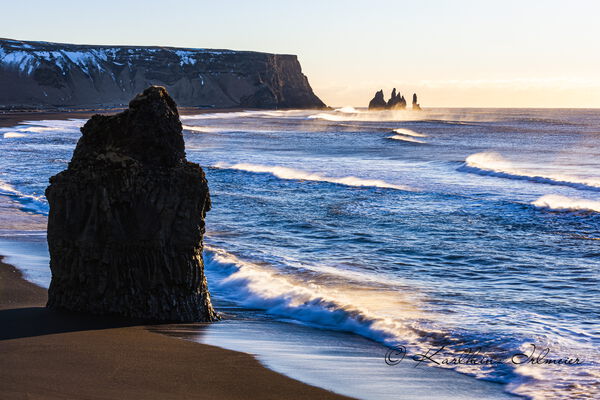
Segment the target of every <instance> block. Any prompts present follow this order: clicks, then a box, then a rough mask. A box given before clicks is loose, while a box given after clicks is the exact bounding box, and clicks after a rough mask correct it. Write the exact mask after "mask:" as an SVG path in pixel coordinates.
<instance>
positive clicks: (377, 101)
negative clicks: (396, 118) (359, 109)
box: [369, 90, 387, 110]
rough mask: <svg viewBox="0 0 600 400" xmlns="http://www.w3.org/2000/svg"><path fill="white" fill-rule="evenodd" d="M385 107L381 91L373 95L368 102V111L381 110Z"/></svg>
mask: <svg viewBox="0 0 600 400" xmlns="http://www.w3.org/2000/svg"><path fill="white" fill-rule="evenodd" d="M386 107H387V103H386V102H385V99H384V98H383V90H380V91H379V92H377V93H375V97H373V99H372V100H371V101H370V102H369V110H383V109H385V108H386Z"/></svg>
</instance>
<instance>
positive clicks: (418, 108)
mask: <svg viewBox="0 0 600 400" xmlns="http://www.w3.org/2000/svg"><path fill="white" fill-rule="evenodd" d="M412 109H413V111H421V106H420V105H419V103H418V102H417V94H416V93H413V100H412Z"/></svg>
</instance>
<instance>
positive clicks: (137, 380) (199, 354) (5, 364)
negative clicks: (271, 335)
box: [0, 257, 348, 399]
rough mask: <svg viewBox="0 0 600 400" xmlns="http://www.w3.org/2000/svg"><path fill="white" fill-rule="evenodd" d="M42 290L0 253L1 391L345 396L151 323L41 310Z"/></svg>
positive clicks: (13, 395) (28, 394)
mask: <svg viewBox="0 0 600 400" xmlns="http://www.w3.org/2000/svg"><path fill="white" fill-rule="evenodd" d="M46 297H47V291H46V290H45V289H43V288H41V287H39V286H37V285H35V284H33V283H31V282H29V281H27V280H25V279H24V277H23V275H22V273H21V272H20V271H19V270H18V269H17V268H15V267H14V266H12V265H10V264H7V263H5V262H4V260H3V257H0V326H1V328H0V339H1V340H0V352H1V353H2V355H3V357H2V360H1V361H0V369H1V370H2V371H3V373H2V375H1V376H0V387H2V392H3V398H6V399H22V398H28V399H29V398H48V397H51V398H54V399H72V398H78V399H92V398H93V399H113V398H121V399H124V398H136V399H137V398H144V399H176V398H182V397H185V398H194V397H197V398H207V397H208V398H220V399H244V398H248V397H253V398H265V399H268V398H272V399H280V398H287V399H305V398H320V399H343V398H348V397H345V396H342V395H337V394H335V393H333V392H329V391H327V390H324V389H320V388H317V387H314V386H310V385H307V384H304V383H302V382H299V381H297V380H294V379H291V378H288V377H287V376H284V375H282V374H279V373H277V372H274V371H272V370H270V369H268V368H266V367H264V366H263V365H261V364H260V363H259V362H258V361H257V360H256V358H255V357H253V356H252V355H250V354H247V353H242V352H235V351H231V350H226V349H222V348H219V347H215V346H210V345H205V344H199V343H193V342H189V341H185V340H182V339H177V338H173V337H168V336H166V335H162V334H159V333H155V332H153V331H152V329H155V328H156V327H157V326H149V325H145V324H143V323H142V322H140V321H131V320H125V319H121V318H117V317H104V316H87V315H82V314H73V313H66V312H59V311H54V310H49V309H46V308H45V300H46ZM185 325H186V324H180V325H178V326H179V327H181V326H185ZM191 325H193V324H191ZM167 326H168V325H161V326H160V327H167Z"/></svg>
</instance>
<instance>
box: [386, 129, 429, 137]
mask: <svg viewBox="0 0 600 400" xmlns="http://www.w3.org/2000/svg"><path fill="white" fill-rule="evenodd" d="M394 132H396V133H397V134H399V135H404V136H413V137H427V135H425V134H424V133H419V132H415V131H413V130H410V129H406V128H398V129H394Z"/></svg>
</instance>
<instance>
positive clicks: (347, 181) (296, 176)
mask: <svg viewBox="0 0 600 400" xmlns="http://www.w3.org/2000/svg"><path fill="white" fill-rule="evenodd" d="M214 166H215V167H216V168H221V169H237V170H240V171H246V172H257V173H270V174H272V175H274V176H276V177H277V178H280V179H292V180H302V181H318V182H330V183H336V184H340V185H346V186H367V187H380V188H387V189H396V190H404V191H411V192H412V191H415V189H413V188H410V187H408V186H402V185H394V184H392V183H389V182H386V181H383V180H381V179H363V178H357V177H355V176H346V177H342V178H334V177H328V176H324V175H320V174H317V173H312V172H307V171H302V170H299V169H294V168H288V167H278V166H272V165H260V164H248V163H239V164H233V165H228V164H226V163H221V162H220V163H217V164H215V165H214Z"/></svg>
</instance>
